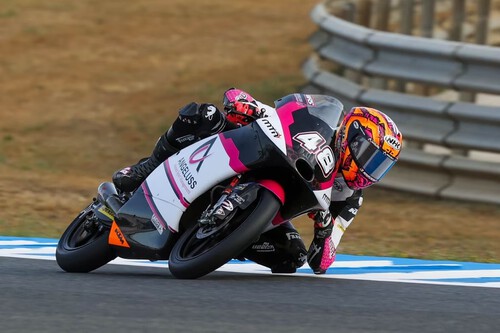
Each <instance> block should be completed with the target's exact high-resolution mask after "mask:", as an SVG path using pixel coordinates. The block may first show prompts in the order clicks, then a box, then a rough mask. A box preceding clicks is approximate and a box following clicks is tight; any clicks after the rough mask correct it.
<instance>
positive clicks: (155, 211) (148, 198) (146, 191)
mask: <svg viewBox="0 0 500 333" xmlns="http://www.w3.org/2000/svg"><path fill="white" fill-rule="evenodd" d="M146 183H147V182H144V183H142V185H141V187H142V190H143V191H144V197H145V198H146V201H147V203H148V205H149V208H151V211H152V212H153V214H155V215H156V217H157V218H158V220H159V221H160V223H161V224H162V225H163V227H164V228H167V227H168V224H167V222H166V221H165V220H164V219H163V216H161V214H160V212H159V211H158V208H156V205H155V203H154V201H153V196H152V195H151V192H150V191H149V187H148V186H147V184H146Z"/></svg>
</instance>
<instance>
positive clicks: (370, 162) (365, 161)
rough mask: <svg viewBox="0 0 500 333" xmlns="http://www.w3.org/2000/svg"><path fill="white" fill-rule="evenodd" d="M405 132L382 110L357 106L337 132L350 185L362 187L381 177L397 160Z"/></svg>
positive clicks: (342, 162) (355, 188) (341, 164)
mask: <svg viewBox="0 0 500 333" xmlns="http://www.w3.org/2000/svg"><path fill="white" fill-rule="evenodd" d="M402 142H403V135H402V134H401V132H399V130H398V128H397V126H396V124H395V123H394V122H393V121H392V119H391V118H389V117H388V116H387V115H385V114H384V113H382V112H381V111H379V110H376V109H373V108H368V107H354V108H352V109H351V110H350V111H349V113H348V114H347V115H346V116H345V118H344V120H343V121H342V124H341V125H340V129H339V132H338V134H337V147H339V148H340V171H341V172H342V176H343V177H344V179H345V182H346V184H347V186H349V188H351V189H353V190H358V189H362V188H365V187H368V186H370V185H373V184H375V183H377V182H378V181H380V180H381V179H382V178H383V177H384V176H385V174H386V173H387V171H389V169H390V168H391V167H392V166H393V165H394V164H395V163H396V161H397V160H398V157H399V152H400V151H401V146H402Z"/></svg>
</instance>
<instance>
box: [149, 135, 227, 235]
mask: <svg viewBox="0 0 500 333" xmlns="http://www.w3.org/2000/svg"><path fill="white" fill-rule="evenodd" d="M230 160H231V159H230V156H229V155H228V153H227V152H226V150H225V148H224V146H223V144H222V142H221V139H220V137H219V136H217V135H215V136H212V137H209V138H206V139H203V140H201V141H199V142H197V143H194V144H192V145H191V146H189V147H187V148H184V149H182V150H181V151H179V152H178V153H177V154H175V155H173V156H171V157H169V158H168V159H167V160H166V161H165V162H164V163H163V164H161V165H160V166H159V167H158V168H156V169H155V170H154V171H153V172H152V173H151V174H150V175H149V176H148V178H147V179H146V186H147V188H148V190H149V195H150V196H151V198H152V201H153V203H154V205H155V206H156V207H155V208H156V209H157V211H158V212H157V213H158V214H159V215H161V218H162V219H163V220H164V221H165V222H166V223H167V224H168V227H169V229H171V230H174V231H178V230H179V221H180V218H181V216H182V213H183V212H184V211H185V210H186V208H187V207H188V206H189V205H190V204H191V202H193V201H194V200H195V199H196V198H198V197H199V196H200V195H201V194H203V193H205V192H206V191H207V190H209V189H211V188H212V187H213V186H214V185H216V184H217V183H219V182H221V181H222V180H225V179H228V178H230V177H232V176H234V175H236V172H235V171H234V170H233V168H231V166H230ZM146 195H148V194H147V193H146ZM152 208H153V207H152ZM153 211H155V210H154V209H153Z"/></svg>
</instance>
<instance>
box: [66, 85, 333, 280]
mask: <svg viewBox="0 0 500 333" xmlns="http://www.w3.org/2000/svg"><path fill="white" fill-rule="evenodd" d="M273 111H274V113H273V114H271V115H269V116H268V117H265V118H261V119H257V120H255V121H254V122H252V123H251V124H249V125H247V126H244V127H240V128H237V129H233V130H229V131H226V132H222V133H219V134H215V135H213V136H210V137H208V138H205V139H203V140H200V141H198V142H196V143H193V144H191V145H190V146H188V147H186V148H184V149H182V150H180V151H179V152H177V153H176V154H174V155H172V156H171V157H169V158H168V159H167V160H166V161H165V162H164V163H162V164H161V165H160V166H158V167H157V168H156V169H155V170H154V171H153V172H152V173H151V174H150V175H149V176H148V177H147V178H146V179H145V181H144V182H143V183H142V185H141V186H140V187H139V188H138V189H137V190H135V191H134V192H133V193H118V192H117V190H116V188H115V186H114V185H113V183H111V182H104V183H102V184H100V185H99V187H98V189H97V196H96V198H94V199H93V202H92V203H90V205H89V206H88V207H86V208H85V209H84V210H83V211H81V212H80V214H79V215H78V216H77V217H76V218H75V219H74V220H73V221H72V222H71V223H70V225H69V226H68V228H67V229H66V231H65V232H64V233H63V235H62V236H61V238H60V240H59V243H58V246H57V250H56V259H57V263H58V265H59V266H60V267H61V268H62V269H63V270H65V271H67V272H90V271H92V270H95V269H97V268H99V267H101V266H103V265H105V264H106V263H108V262H110V261H111V260H113V259H115V258H116V257H120V258H125V259H148V260H151V261H156V260H168V268H169V270H170V272H171V274H172V275H173V276H174V277H176V278H185V279H195V278H199V277H202V276H204V275H206V274H209V273H211V272H212V271H214V270H216V269H218V268H219V267H221V266H222V265H224V264H225V263H227V262H228V261H230V260H231V259H233V258H238V257H239V255H240V254H241V253H242V252H243V251H244V250H245V249H246V248H248V247H249V246H250V245H251V244H252V243H254V242H255V241H257V240H258V238H259V236H260V235H261V234H262V233H263V232H265V231H267V230H270V229H271V228H273V227H275V226H278V225H279V224H281V223H284V222H285V221H287V220H290V219H292V218H294V217H297V216H299V215H302V214H306V213H308V212H311V211H314V210H317V209H328V207H329V205H330V195H331V189H332V186H333V182H334V178H335V173H336V170H337V167H336V166H337V165H336V161H337V160H338V157H337V156H335V153H334V150H333V149H332V146H333V145H334V140H335V133H336V130H337V128H338V126H339V124H340V122H341V120H342V116H343V105H342V103H341V102H340V101H338V100H337V99H335V98H333V97H331V96H326V95H307V94H298V93H297V94H291V95H288V96H285V97H283V98H281V99H279V100H277V101H275V110H273Z"/></svg>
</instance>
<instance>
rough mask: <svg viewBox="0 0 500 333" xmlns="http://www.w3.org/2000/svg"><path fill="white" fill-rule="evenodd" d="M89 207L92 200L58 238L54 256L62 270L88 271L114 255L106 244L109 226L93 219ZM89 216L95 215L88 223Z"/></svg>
mask: <svg viewBox="0 0 500 333" xmlns="http://www.w3.org/2000/svg"><path fill="white" fill-rule="evenodd" d="M93 208H94V204H90V205H89V206H88V207H87V208H85V209H84V210H83V211H82V212H81V213H80V214H79V215H78V216H77V217H76V218H75V219H74V220H73V222H71V223H70V225H69V226H68V228H67V229H66V231H65V232H64V233H63V235H62V236H61V238H60V239H59V243H58V244H57V249H56V260H57V264H58V265H59V267H61V268H62V269H63V270H65V271H66V272H71V273H88V272H90V271H93V270H95V269H97V268H99V267H101V266H103V265H105V264H107V263H108V262H110V261H111V260H113V259H115V258H116V254H115V252H114V251H113V249H112V248H111V247H110V246H109V245H108V235H109V230H110V228H109V226H107V225H105V224H103V223H99V222H98V220H95V219H97V218H95V216H94V212H93ZM89 218H90V219H91V220H92V219H93V218H95V219H94V220H92V221H93V222H94V223H89V222H88V221H89ZM89 224H90V225H89Z"/></svg>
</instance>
